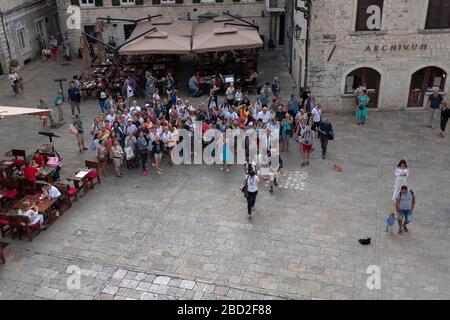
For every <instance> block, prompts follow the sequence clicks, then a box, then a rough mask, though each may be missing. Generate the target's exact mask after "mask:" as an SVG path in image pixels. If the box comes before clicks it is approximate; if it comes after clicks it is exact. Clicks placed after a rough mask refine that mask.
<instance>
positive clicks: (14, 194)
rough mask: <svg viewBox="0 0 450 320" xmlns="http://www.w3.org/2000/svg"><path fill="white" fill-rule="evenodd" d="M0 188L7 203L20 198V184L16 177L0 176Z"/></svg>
mask: <svg viewBox="0 0 450 320" xmlns="http://www.w3.org/2000/svg"><path fill="white" fill-rule="evenodd" d="M0 189H1V190H0V193H1V194H2V195H3V197H4V199H6V202H7V203H9V202H13V201H15V200H17V199H19V198H20V184H19V181H18V179H16V178H0Z"/></svg>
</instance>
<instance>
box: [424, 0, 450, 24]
mask: <svg viewBox="0 0 450 320" xmlns="http://www.w3.org/2000/svg"><path fill="white" fill-rule="evenodd" d="M448 28H450V0H430V4H429V5H428V12H427V22H426V24H425V29H448Z"/></svg>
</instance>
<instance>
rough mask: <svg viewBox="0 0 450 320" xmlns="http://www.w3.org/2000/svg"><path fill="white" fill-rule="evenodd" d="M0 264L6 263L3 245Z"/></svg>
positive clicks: (0, 249)
mask: <svg viewBox="0 0 450 320" xmlns="http://www.w3.org/2000/svg"><path fill="white" fill-rule="evenodd" d="M0 262H1V264H5V263H6V259H5V254H4V253H3V247H2V245H1V244H0Z"/></svg>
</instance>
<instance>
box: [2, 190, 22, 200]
mask: <svg viewBox="0 0 450 320" xmlns="http://www.w3.org/2000/svg"><path fill="white" fill-rule="evenodd" d="M2 194H3V196H4V197H5V198H6V199H14V198H16V197H17V196H18V195H19V192H18V191H16V190H2Z"/></svg>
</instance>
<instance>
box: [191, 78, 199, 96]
mask: <svg viewBox="0 0 450 320" xmlns="http://www.w3.org/2000/svg"><path fill="white" fill-rule="evenodd" d="M189 89H190V90H191V92H192V95H193V96H194V97H198V96H199V95H200V88H199V87H198V81H197V77H196V75H195V74H193V75H192V77H191V78H190V79H189Z"/></svg>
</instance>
